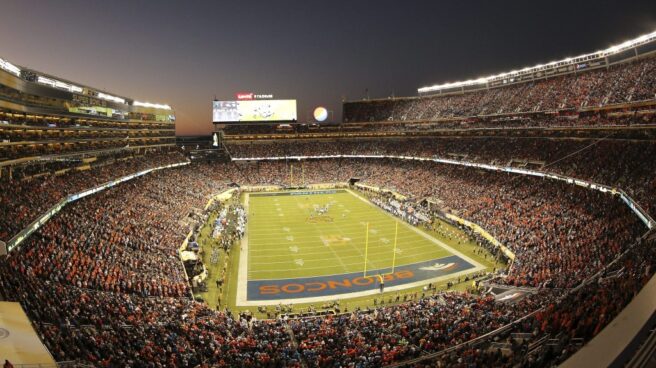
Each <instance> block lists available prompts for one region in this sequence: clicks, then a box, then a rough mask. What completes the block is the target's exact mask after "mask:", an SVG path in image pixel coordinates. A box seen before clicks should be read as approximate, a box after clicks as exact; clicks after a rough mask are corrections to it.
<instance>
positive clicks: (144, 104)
mask: <svg viewBox="0 0 656 368" xmlns="http://www.w3.org/2000/svg"><path fill="white" fill-rule="evenodd" d="M132 105H133V106H141V107H149V108H152V109H163V110H171V106H169V105H164V104H156V103H150V102H140V101H134V102H133V103H132Z"/></svg>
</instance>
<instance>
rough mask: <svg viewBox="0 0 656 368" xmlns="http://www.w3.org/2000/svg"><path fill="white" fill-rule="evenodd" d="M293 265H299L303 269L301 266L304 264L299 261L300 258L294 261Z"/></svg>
mask: <svg viewBox="0 0 656 368" xmlns="http://www.w3.org/2000/svg"><path fill="white" fill-rule="evenodd" d="M294 263H296V264H297V265H299V266H301V267H303V265H304V264H305V262H303V259H301V258H299V259H295V260H294Z"/></svg>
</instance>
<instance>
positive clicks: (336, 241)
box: [321, 235, 351, 246]
mask: <svg viewBox="0 0 656 368" xmlns="http://www.w3.org/2000/svg"><path fill="white" fill-rule="evenodd" d="M321 241H322V242H323V245H325V246H331V245H346V244H348V243H349V242H350V241H351V238H347V237H344V236H341V235H322V236H321Z"/></svg>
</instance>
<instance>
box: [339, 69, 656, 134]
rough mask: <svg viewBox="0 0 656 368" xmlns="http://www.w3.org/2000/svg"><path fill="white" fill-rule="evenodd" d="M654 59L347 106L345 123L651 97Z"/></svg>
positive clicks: (575, 106) (654, 89)
mask: <svg viewBox="0 0 656 368" xmlns="http://www.w3.org/2000/svg"><path fill="white" fill-rule="evenodd" d="M655 70H656V58H654V57H647V58H641V59H638V60H635V61H632V62H628V63H621V64H617V65H612V66H610V67H609V68H608V69H605V68H600V69H595V70H591V71H587V72H582V73H575V74H567V75H564V76H559V77H554V78H547V79H540V80H537V81H534V82H527V83H518V84H510V85H506V86H503V87H500V88H491V89H483V90H479V91H474V92H467V93H456V94H448V95H444V96H442V95H439V96H430V97H418V98H400V99H386V100H372V101H358V102H348V103H345V104H344V121H345V122H374V121H376V122H377V121H418V120H437V119H441V118H450V117H468V116H484V115H495V114H504V113H505V114H507V113H513V114H514V113H521V112H537V111H556V110H572V109H578V108H585V107H600V106H605V105H611V104H618V103H629V102H636V101H643V100H653V99H654V98H655V97H656V77H655V75H656V73H654V71H655Z"/></svg>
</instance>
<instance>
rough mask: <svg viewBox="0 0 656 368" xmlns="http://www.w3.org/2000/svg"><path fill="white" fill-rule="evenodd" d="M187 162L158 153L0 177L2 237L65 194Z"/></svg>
mask: <svg viewBox="0 0 656 368" xmlns="http://www.w3.org/2000/svg"><path fill="white" fill-rule="evenodd" d="M185 161H186V160H185V158H184V156H182V155H181V154H179V153H177V152H171V153H162V152H156V153H148V154H145V155H142V156H136V157H134V158H132V159H128V160H121V161H117V162H114V163H111V164H109V165H106V164H103V165H94V166H91V169H90V170H84V171H78V170H71V171H68V172H65V173H64V174H62V175H44V176H38V177H34V178H27V179H14V180H0V240H4V241H6V240H9V239H10V238H11V237H12V236H14V235H16V233H18V232H19V231H20V230H22V229H24V228H25V227H27V225H28V224H29V223H31V222H32V221H34V220H35V219H36V217H38V216H39V215H41V214H42V213H44V212H45V211H46V210H47V209H49V208H50V207H52V206H54V205H55V204H56V203H57V202H59V201H60V200H61V199H63V198H64V197H66V196H69V195H72V194H75V193H79V192H81V191H83V190H86V189H90V188H93V187H95V186H98V185H101V184H104V183H106V182H108V181H110V180H113V179H117V178H120V177H122V176H126V175H129V174H133V173H136V172H139V171H141V170H145V169H149V168H153V167H159V166H164V165H169V164H173V163H179V162H185Z"/></svg>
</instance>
